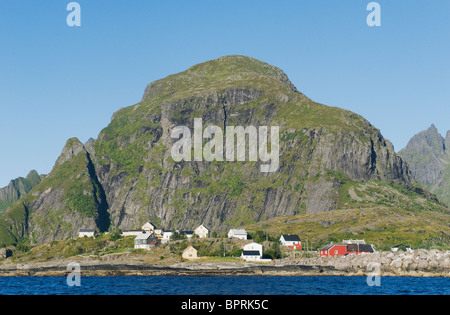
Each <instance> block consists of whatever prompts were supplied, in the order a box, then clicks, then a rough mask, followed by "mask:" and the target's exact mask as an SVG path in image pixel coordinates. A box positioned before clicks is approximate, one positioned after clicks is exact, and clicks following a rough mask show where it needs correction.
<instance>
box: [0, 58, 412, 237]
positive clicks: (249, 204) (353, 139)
mask: <svg viewBox="0 0 450 315" xmlns="http://www.w3.org/2000/svg"><path fill="white" fill-rule="evenodd" d="M195 118H202V121H203V128H205V127H206V126H208V125H214V126H218V127H220V128H222V129H223V130H225V127H226V126H243V127H246V126H255V127H256V128H258V127H260V126H268V127H270V126H279V130H280V148H279V167H278V169H277V171H276V172H273V173H262V172H261V171H260V165H261V164H262V163H261V162H260V160H258V161H252V162H249V161H244V162H219V161H213V162H205V161H192V162H186V161H181V162H175V161H174V159H173V158H172V156H171V148H172V146H173V144H174V142H175V141H176V140H174V139H172V138H171V131H172V129H173V128H174V127H176V126H186V127H187V128H189V129H190V130H191V131H193V128H194V119H195ZM204 142H206V139H204ZM247 160H248V159H247ZM346 180H351V181H369V180H378V181H382V182H385V183H396V184H399V185H404V186H406V187H407V186H408V185H410V184H412V183H414V180H413V179H412V175H411V173H410V171H409V169H408V166H407V165H406V163H405V161H404V160H403V159H402V158H401V157H400V156H399V155H397V154H396V153H395V152H394V150H393V146H392V145H391V143H390V142H389V141H387V140H386V139H384V138H383V136H382V135H381V133H380V131H379V130H378V129H376V128H375V127H373V126H372V125H371V124H370V123H369V122H368V121H367V120H365V119H364V118H362V117H361V116H359V115H357V114H354V113H352V112H349V111H346V110H343V109H339V108H335V107H329V106H325V105H322V104H318V103H316V102H314V101H312V100H310V99H309V98H307V97H306V96H305V95H303V94H302V93H300V92H298V91H297V89H296V88H295V87H294V86H293V84H292V83H291V82H290V81H289V79H288V78H287V76H286V75H285V74H284V73H283V71H281V70H280V69H278V68H276V67H274V66H271V65H268V64H266V63H264V62H261V61H258V60H255V59H253V58H249V57H244V56H226V57H222V58H219V59H216V60H212V61H208V62H205V63H202V64H199V65H196V66H193V67H192V68H190V69H188V70H186V71H184V72H182V73H178V74H174V75H171V76H168V77H166V78H164V79H161V80H158V81H155V82H153V83H151V84H149V85H148V87H147V88H146V89H145V92H144V96H143V99H142V101H141V102H140V103H138V104H136V105H134V106H130V107H126V108H122V109H121V110H119V111H117V112H116V113H114V115H113V117H112V120H111V123H110V124H109V125H108V126H107V127H106V128H105V129H103V130H102V131H101V133H100V135H99V136H98V138H97V139H96V140H93V139H91V140H89V141H88V143H86V144H85V145H82V144H81V143H80V142H79V141H78V140H77V139H71V140H69V141H68V143H67V144H66V147H65V148H64V150H63V151H62V154H61V156H60V157H59V158H58V160H57V162H56V164H55V168H54V169H53V171H52V172H51V174H50V175H49V176H48V178H46V179H45V181H44V182H43V183H41V185H39V187H37V188H36V189H35V190H33V191H32V192H31V193H30V194H29V197H28V198H27V199H26V200H22V202H21V203H19V204H16V207H15V209H12V210H11V211H9V213H7V215H6V217H3V218H0V240H1V239H2V234H3V238H5V237H6V239H9V240H10V241H11V239H16V240H17V239H20V238H23V237H25V238H31V239H32V240H33V241H36V242H41V241H44V240H52V239H61V238H65V237H69V236H75V235H76V234H77V233H78V230H79V229H81V228H94V227H97V228H98V229H99V230H101V231H105V230H107V229H108V227H109V226H110V225H114V226H118V227H120V228H122V229H136V228H139V227H140V226H141V225H142V224H143V223H145V222H146V221H148V220H150V221H152V222H153V223H154V224H156V225H158V226H162V227H164V228H178V229H194V228H195V227H197V226H198V225H200V224H202V223H203V224H205V225H206V226H207V227H208V228H210V229H211V230H216V231H225V230H226V229H228V228H229V227H232V226H234V227H237V226H240V225H242V224H248V223H253V222H257V221H260V220H265V219H269V218H274V217H277V216H282V215H293V214H296V213H304V212H307V213H314V212H323V211H329V210H333V209H336V208H337V206H338V203H339V200H340V198H341V197H342V196H341V194H340V189H341V188H342V187H343V185H344V183H345V181H346ZM14 211H16V212H18V213H21V215H15V214H14ZM53 215H57V218H56V217H54V216H53ZM17 218H22V219H23V220H25V221H26V223H23V221H20V220H19V219H17ZM2 230H3V232H2ZM5 235H6V236H5Z"/></svg>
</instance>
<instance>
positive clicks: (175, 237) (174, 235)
mask: <svg viewBox="0 0 450 315" xmlns="http://www.w3.org/2000/svg"><path fill="white" fill-rule="evenodd" d="M186 238H187V237H186V234H184V233H180V232H178V231H174V232H173V233H172V235H171V236H170V240H171V241H178V240H185V239H186Z"/></svg>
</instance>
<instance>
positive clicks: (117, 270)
mask: <svg viewBox="0 0 450 315" xmlns="http://www.w3.org/2000/svg"><path fill="white" fill-rule="evenodd" d="M5 267H6V266H2V267H0V277H50V276H61V277H66V276H68V275H69V274H70V273H71V272H73V270H71V269H69V270H68V268H67V265H61V264H54V265H49V264H44V265H39V264H29V265H17V266H15V267H14V266H7V267H6V268H5ZM80 274H81V276H102V277H107V276H112V277H113V276H187V277H189V276H201V277H216V276H367V275H369V274H370V273H369V272H367V271H365V270H364V269H354V270H348V269H339V268H336V267H335V266H321V265H298V264H295V265H289V264H286V265H277V266H275V265H260V264H246V265H244V266H242V264H241V263H228V264H223V263H209V264H207V265H206V266H205V264H197V265H194V264H192V263H182V264H178V265H174V266H161V265H149V264H122V263H120V264H110V263H108V264H107V263H100V264H99V263H95V264H82V263H81V264H80ZM379 276H381V277H450V271H448V270H435V271H425V270H423V271H421V270H415V271H406V270H396V271H381V272H380V274H379Z"/></svg>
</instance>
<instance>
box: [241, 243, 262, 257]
mask: <svg viewBox="0 0 450 315" xmlns="http://www.w3.org/2000/svg"><path fill="white" fill-rule="evenodd" d="M262 256H263V246H262V245H261V244H258V243H255V242H252V243H249V244H247V245H244V246H243V251H242V254H241V259H242V260H245V261H260V260H261V259H262Z"/></svg>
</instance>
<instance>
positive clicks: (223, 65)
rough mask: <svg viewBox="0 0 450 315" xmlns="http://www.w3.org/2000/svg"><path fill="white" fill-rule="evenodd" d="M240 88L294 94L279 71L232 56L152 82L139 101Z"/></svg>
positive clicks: (285, 77) (290, 83) (258, 62)
mask: <svg viewBox="0 0 450 315" xmlns="http://www.w3.org/2000/svg"><path fill="white" fill-rule="evenodd" d="M243 87H245V88H252V89H264V88H266V89H267V88H269V89H273V88H276V89H280V90H285V91H290V92H298V91H297V89H296V87H295V86H294V85H293V84H292V82H291V81H290V80H289V78H288V77H287V75H286V74H285V73H284V72H283V71H282V70H281V69H279V68H277V67H275V66H272V65H269V64H267V63H265V62H262V61H260V60H257V59H254V58H251V57H247V56H240V55H233V56H224V57H221V58H218V59H215V60H210V61H206V62H203V63H200V64H197V65H195V66H192V67H191V68H189V69H187V70H186V71H184V72H180V73H177V74H173V75H169V76H168V77H166V78H164V79H161V80H157V81H154V82H152V83H150V84H149V85H148V86H147V88H146V89H145V91H144V96H143V98H142V99H143V100H146V99H148V98H149V97H150V98H152V97H153V98H157V97H162V96H164V97H176V96H182V95H186V93H189V94H190V95H192V94H199V93H211V92H213V91H219V90H226V89H230V88H243Z"/></svg>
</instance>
